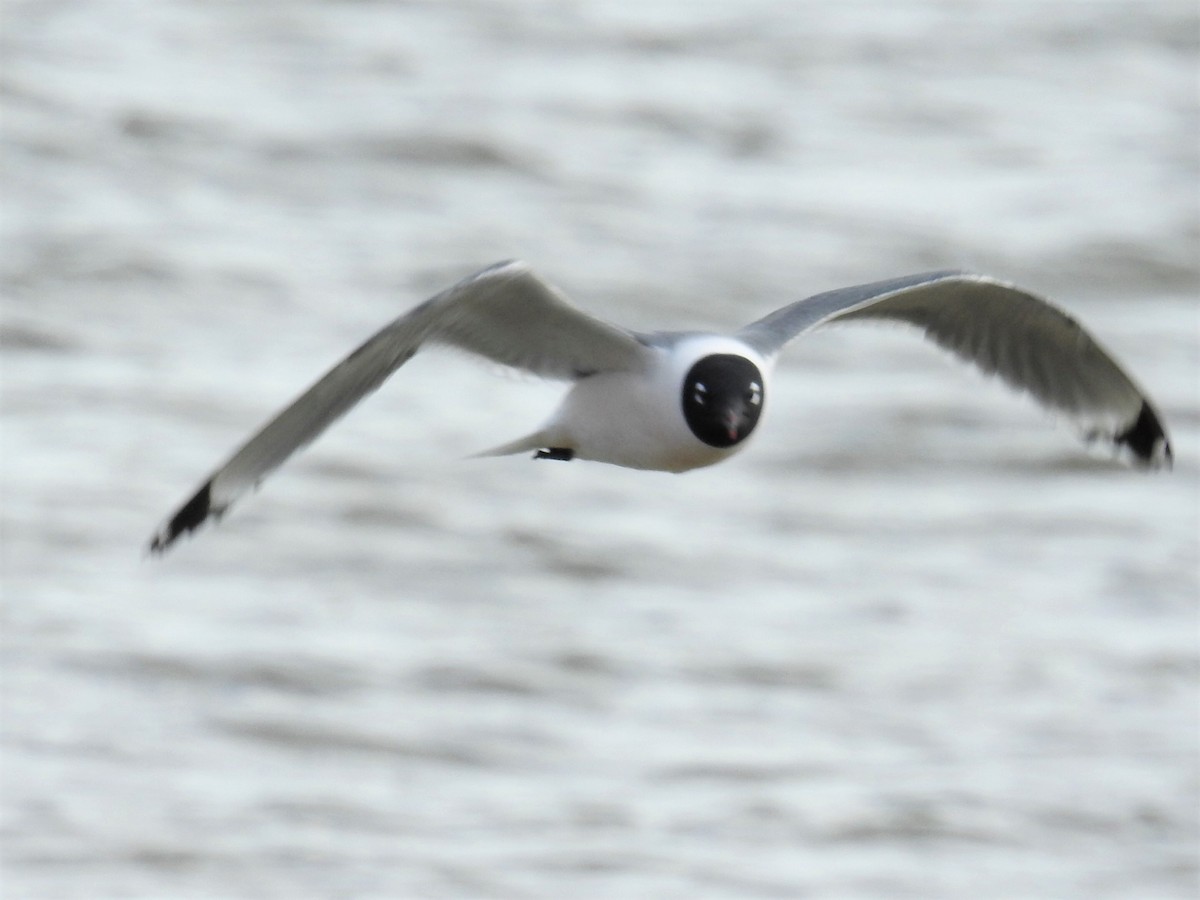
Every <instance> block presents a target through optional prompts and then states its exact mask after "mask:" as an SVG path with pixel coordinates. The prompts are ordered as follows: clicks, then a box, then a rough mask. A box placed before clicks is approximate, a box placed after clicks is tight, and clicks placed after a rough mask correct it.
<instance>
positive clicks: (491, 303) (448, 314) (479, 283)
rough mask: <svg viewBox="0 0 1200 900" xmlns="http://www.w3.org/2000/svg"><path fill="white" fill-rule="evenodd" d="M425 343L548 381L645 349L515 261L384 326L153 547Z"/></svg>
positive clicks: (241, 489) (624, 361)
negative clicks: (517, 369) (571, 301)
mask: <svg viewBox="0 0 1200 900" xmlns="http://www.w3.org/2000/svg"><path fill="white" fill-rule="evenodd" d="M426 343H437V344H445V345H449V346H454V347H458V348H461V349H463V350H467V351H470V352H472V353H476V354H478V355H480V356H483V357H485V358H487V359H490V360H494V361H495V362H498V363H501V364H503V365H506V366H513V367H516V368H521V369H525V370H527V371H529V372H532V373H535V374H537V375H541V376H544V377H548V378H579V377H583V376H585V375H588V374H592V373H594V372H600V371H612V370H633V369H637V368H639V367H640V366H642V365H643V364H644V362H645V358H646V357H645V354H646V348H645V347H644V346H643V345H642V344H641V343H639V341H638V340H637V338H636V337H635V336H634V335H633V334H632V333H631V332H628V331H625V330H623V329H620V328H617V327H616V326H613V325H609V324H607V323H605V322H602V321H600V320H599V319H595V318H593V317H591V316H589V315H586V314H585V313H583V312H581V311H580V310H579V309H577V308H576V307H574V306H573V305H572V304H571V303H570V302H569V301H568V300H567V299H566V298H565V297H564V296H563V295H562V294H561V293H560V292H559V291H558V290H556V289H555V288H554V287H552V286H551V285H549V284H547V283H546V282H544V281H542V280H541V279H540V278H538V277H537V276H536V275H535V274H534V273H533V272H532V271H531V270H530V269H529V267H528V266H526V265H525V264H524V263H521V262H516V261H512V262H505V263H499V264H497V265H494V266H491V267H489V268H487V269H484V270H483V271H481V272H478V273H476V274H475V275H472V276H470V277H469V278H466V279H464V280H462V281H460V282H459V283H458V284H456V285H454V286H453V287H451V288H449V289H447V290H445V291H443V292H442V293H440V294H438V295H436V296H435V297H432V298H431V299H429V300H426V301H425V302H424V303H422V304H420V305H419V306H417V307H416V308H414V309H413V310H411V311H409V312H408V313H406V314H405V315H403V316H401V317H400V318H398V319H396V320H395V321H393V322H392V323H390V324H389V325H387V326H385V327H384V328H383V329H381V330H380V331H379V332H378V333H376V334H375V335H374V336H372V337H371V338H369V339H368V340H367V341H366V342H364V343H363V344H362V345H361V346H359V347H358V349H356V350H355V351H354V352H353V353H351V354H350V355H349V356H347V357H346V358H345V359H344V360H342V361H341V362H340V363H338V364H337V365H336V366H334V367H333V368H332V369H330V370H329V371H328V372H327V373H326V374H325V375H324V376H322V377H321V378H320V379H319V380H318V381H317V382H316V383H315V384H314V385H313V386H312V387H310V388H309V389H308V390H307V391H305V392H304V393H303V394H301V395H300V396H299V397H298V398H297V399H296V400H295V401H293V402H292V403H291V404H290V405H289V406H287V407H286V408H285V409H283V410H282V411H281V412H279V413H278V414H277V415H276V416H275V417H274V418H273V419H271V421H269V422H268V423H267V424H266V425H264V426H263V427H262V429H261V430H260V431H258V432H257V433H256V434H255V435H254V436H253V437H251V438H250V439H249V440H248V441H247V442H246V443H245V444H243V445H242V447H241V448H239V449H238V450H237V451H236V452H235V453H234V454H233V455H232V456H231V457H230V458H229V459H228V460H227V461H226V462H225V463H224V464H223V465H222V466H221V467H220V468H218V469H217V470H216V471H215V472H214V473H213V474H212V475H211V476H210V477H209V478H208V480H207V481H205V483H204V484H203V485H202V486H201V487H200V489H199V490H198V491H196V493H195V494H194V495H193V496H192V497H191V498H190V499H189V500H188V501H187V502H186V503H184V504H183V505H182V506H181V507H180V508H179V510H178V511H177V512H176V513H175V514H174V515H173V516H172V517H171V518H170V519H168V520H167V521H166V522H165V523H164V524H163V526H162V528H160V529H159V531H158V532H157V533H156V534H155V535H154V537H153V539H152V540H151V544H150V550H151V551H152V552H155V553H161V552H162V551H164V550H166V549H167V547H169V546H170V545H171V544H172V543H173V542H174V541H175V540H176V538H178V537H179V536H180V535H181V534H185V533H187V532H189V531H192V530H194V529H195V528H197V527H199V526H200V525H201V524H202V523H203V522H204V521H205V520H206V519H208V518H210V517H219V516H220V515H221V514H222V513H223V512H224V511H225V510H226V509H227V508H228V507H229V506H230V505H231V504H232V503H233V502H234V501H235V500H237V499H238V498H239V497H241V496H242V495H243V494H245V493H246V492H247V491H248V490H250V489H252V488H254V487H255V486H256V485H257V484H258V483H259V482H260V481H262V479H263V478H265V477H266V476H267V475H268V474H270V473H271V472H272V471H273V470H274V469H276V468H277V467H278V466H279V465H281V464H282V463H283V462H284V461H285V460H286V459H287V458H288V457H289V456H291V455H292V454H293V453H295V452H296V451H297V450H298V449H300V448H301V447H303V446H305V445H306V444H308V443H309V442H311V441H312V440H313V439H314V438H316V437H317V436H318V435H319V434H321V432H323V431H324V430H325V429H326V428H328V427H329V426H330V425H331V424H332V423H333V422H335V421H336V420H337V419H338V418H339V417H341V416H342V415H344V414H345V413H346V412H347V411H348V410H349V409H350V408H351V407H353V406H354V405H355V404H356V403H358V402H359V401H360V400H362V398H363V397H365V396H366V395H367V394H369V393H371V392H372V391H374V390H375V389H376V388H378V387H379V386H380V385H381V384H382V383H383V382H384V381H385V380H386V379H387V378H388V376H390V375H391V374H392V373H393V372H395V371H396V370H397V369H398V368H400V367H401V366H402V365H404V363H405V362H407V361H408V360H409V359H411V358H412V356H413V355H414V354H415V353H416V352H417V350H418V349H419V348H420V347H421V346H422V345H424V344H426Z"/></svg>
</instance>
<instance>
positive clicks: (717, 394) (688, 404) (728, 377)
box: [682, 353, 766, 447]
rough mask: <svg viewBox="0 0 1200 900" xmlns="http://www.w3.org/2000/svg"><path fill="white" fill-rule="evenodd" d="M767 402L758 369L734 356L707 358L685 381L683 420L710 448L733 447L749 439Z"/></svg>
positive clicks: (724, 355) (716, 355)
mask: <svg viewBox="0 0 1200 900" xmlns="http://www.w3.org/2000/svg"><path fill="white" fill-rule="evenodd" d="M765 399H766V397H765V395H764V393H763V377H762V373H761V372H759V371H758V366H756V365H754V363H752V362H751V361H750V360H748V359H746V357H744V356H736V355H735V354H732V353H715V354H713V355H712V356H706V357H704V358H703V359H701V360H700V361H699V362H697V363H696V364H695V365H694V366H692V368H691V369H690V370H689V371H688V373H687V377H686V378H684V379H683V397H682V400H683V418H684V420H685V421H686V422H687V424H688V428H690V429H691V430H692V434H694V435H695V436H696V437H698V438H699V439H700V440H702V441H704V443H706V444H708V445H709V446H710V447H732V446H733V445H734V444H737V443H739V442H741V441H744V440H745V439H746V438H747V437H749V436H750V432H752V431H753V430H754V426H755V425H757V424H758V417H759V416H760V415H762V410H763V402H764V401H765Z"/></svg>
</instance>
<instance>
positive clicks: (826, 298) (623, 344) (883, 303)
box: [149, 261, 1171, 553]
mask: <svg viewBox="0 0 1200 900" xmlns="http://www.w3.org/2000/svg"><path fill="white" fill-rule="evenodd" d="M859 319H863V320H869V319H879V320H894V321H900V322H906V323H909V324H911V325H915V326H916V327H917V328H920V329H922V330H923V331H924V333H925V336H926V337H927V338H929V339H930V340H932V341H933V342H935V343H937V344H939V345H941V346H942V347H944V348H946V349H948V350H950V351H951V352H953V353H954V354H956V355H957V356H959V357H961V358H962V359H964V360H966V361H968V362H970V363H973V364H974V365H975V366H977V367H978V368H980V369H981V370H983V371H984V372H986V373H994V374H996V375H998V376H999V377H1000V378H1001V379H1003V380H1004V381H1005V382H1007V383H1008V384H1009V385H1010V386H1011V387H1013V388H1015V389H1017V390H1019V391H1025V392H1027V393H1029V394H1031V395H1032V396H1033V397H1034V398H1035V399H1036V400H1038V401H1039V402H1040V403H1041V404H1042V405H1043V406H1045V407H1047V408H1048V409H1050V410H1052V411H1054V412H1057V413H1059V414H1061V415H1063V416H1064V417H1066V418H1067V419H1068V420H1070V421H1071V422H1072V423H1073V424H1074V425H1075V426H1076V427H1077V428H1078V429H1079V430H1080V432H1081V433H1082V434H1083V436H1084V437H1085V438H1086V439H1088V440H1089V441H1091V440H1097V439H1101V440H1105V441H1107V442H1109V443H1110V444H1111V445H1112V446H1113V447H1114V448H1115V449H1116V450H1117V451H1121V453H1122V455H1123V456H1125V457H1127V458H1129V459H1130V460H1131V461H1132V462H1133V463H1134V464H1135V465H1140V466H1143V467H1148V468H1156V467H1158V466H1161V465H1164V464H1165V465H1168V466H1169V465H1170V462H1171V446H1170V443H1169V442H1168V440H1167V435H1166V432H1165V431H1164V429H1163V425H1162V419H1161V417H1160V416H1159V414H1158V412H1157V411H1156V410H1155V408H1154V405H1153V404H1152V403H1151V402H1150V400H1149V398H1148V397H1147V396H1146V394H1145V392H1144V391H1143V390H1142V389H1141V388H1140V387H1138V385H1137V384H1136V383H1135V382H1134V381H1133V379H1132V378H1130V377H1129V375H1127V374H1126V373H1125V371H1124V370H1123V369H1122V368H1121V366H1120V365H1118V363H1117V362H1116V361H1115V360H1114V359H1113V358H1112V356H1111V355H1110V354H1109V353H1108V352H1107V351H1106V350H1105V349H1104V348H1103V347H1102V346H1101V345H1100V344H1099V343H1098V342H1097V341H1096V339H1095V338H1094V337H1092V335H1091V334H1089V333H1088V331H1087V330H1086V329H1084V327H1083V326H1082V325H1080V324H1079V323H1078V322H1077V321H1076V320H1075V319H1074V318H1072V317H1071V316H1070V315H1068V314H1067V313H1065V312H1063V311H1062V310H1060V309H1058V308H1057V307H1055V306H1053V305H1052V304H1051V303H1049V302H1048V301H1046V300H1044V299H1042V298H1041V297H1038V296H1035V295H1034V294H1031V293H1028V292H1027V291H1024V290H1022V289H1020V288H1018V287H1015V286H1013V285H1011V284H1006V283H1004V282H1002V281H998V280H996V279H994V278H990V277H988V276H986V275H975V274H970V273H967V272H958V271H941V272H926V273H923V274H919V275H909V276H905V277H902V278H894V279H890V280H886V281H876V282H872V283H870V284H863V285H857V286H854V287H846V288H840V289H838V290H833V291H828V292H825V293H821V294H816V295H815V296H812V297H808V298H806V299H804V300H799V301H796V302H794V303H791V304H789V305H787V306H784V307H782V308H780V309H777V310H775V311H774V312H772V313H770V314H769V315H767V316H764V317H763V318H761V319H759V320H757V321H755V322H752V323H750V324H749V325H747V326H745V327H744V328H742V329H741V330H739V331H736V332H734V333H733V334H729V335H723V334H716V333H710V332H699V331H660V332H653V333H639V332H634V331H630V330H628V329H625V328H621V327H619V326H616V325H610V324H609V323H607V322H604V321H602V320H600V319H597V318H594V317H593V316H590V315H588V314H587V313H585V312H583V311H581V310H580V309H578V308H577V307H575V306H574V305H573V304H572V303H571V302H570V301H569V300H568V299H567V298H566V297H565V296H564V295H563V294H562V293H561V292H560V291H559V290H558V289H556V288H555V287H553V286H552V285H550V284H548V283H547V282H545V281H543V280H542V279H541V278H539V277H538V276H537V275H536V274H534V272H533V271H532V270H531V269H530V268H529V266H527V265H526V264H525V263H523V262H519V261H508V262H502V263H497V264H496V265H493V266H490V267H488V268H486V269H483V270H482V271H480V272H477V273H476V274H474V275H471V276H469V277H467V278H465V279H463V280H462V281H460V282H458V283H457V284H455V285H454V286H452V287H450V288H448V289H447V290H445V291H442V292H441V293H439V294H437V295H435V296H434V297H432V298H430V299H428V300H426V301H425V302H424V303H421V304H420V305H418V306H416V307H415V308H413V309H412V310H410V311H409V312H407V313H405V314H404V315H402V316H400V317H399V318H398V319H396V320H394V321H393V322H391V323H390V324H388V325H386V326H384V328H383V329H381V330H380V331H379V332H378V333H376V334H375V335H374V336H372V337H371V338H369V339H368V340H367V341H366V342H365V343H363V344H362V345H361V346H359V347H358V348H357V349H356V350H355V351H354V352H352V353H351V354H350V355H349V356H347V357H346V358H345V359H344V360H342V361H341V362H340V363H338V364H337V365H335V366H334V367H333V368H332V369H330V370H329V371H328V372H327V373H326V374H325V375H324V376H322V377H321V378H320V379H319V380H318V381H317V382H316V383H315V384H314V385H313V386H312V387H310V388H309V389H308V390H307V391H305V392H304V393H303V394H301V395H300V396H299V397H298V398H297V399H296V400H295V401H293V402H292V403H291V405H289V406H287V407H286V408H285V409H283V410H282V411H281V412H279V413H278V414H277V415H276V416H275V417H274V418H273V419H271V420H270V421H269V422H267V423H266V424H265V425H264V426H263V427H262V428H261V429H259V430H258V431H257V432H256V433H255V434H254V435H253V436H252V437H250V439H249V440H247V441H246V442H245V443H244V444H243V445H242V446H241V447H240V448H238V449H237V450H236V451H235V452H234V453H233V455H232V456H230V457H229V459H227V460H226V461H225V462H224V463H223V464H222V465H221V466H220V467H218V468H217V469H216V471H214V472H213V473H212V474H211V475H210V476H209V477H208V478H207V479H205V481H204V483H203V484H202V485H201V486H200V488H199V489H198V490H197V491H196V492H195V493H194V494H193V495H192V496H191V497H190V498H189V499H188V500H187V502H185V503H184V504H183V505H182V506H180V507H179V509H178V510H177V511H176V512H175V513H174V514H173V515H171V517H170V518H168V519H167V520H166V522H165V523H164V524H163V525H162V527H161V528H160V529H159V530H158V531H157V532H156V533H155V534H154V536H153V538H152V539H151V542H150V547H149V549H150V552H152V553H162V552H164V551H165V550H166V549H167V548H168V547H170V546H171V545H172V544H173V543H174V542H175V541H176V540H177V539H178V538H179V537H180V536H181V535H183V534H187V533H188V532H191V531H194V530H195V529H197V528H199V527H200V526H201V525H202V524H204V522H206V521H208V520H209V519H216V518H219V517H220V516H221V515H222V514H223V513H224V512H225V511H226V510H228V509H229V507H230V506H231V505H232V504H233V503H235V502H236V501H237V500H238V499H240V498H241V497H242V495H243V494H245V493H247V492H248V491H250V490H252V489H253V488H255V487H257V485H258V484H259V483H260V482H261V481H262V480H263V479H264V478H265V477H266V476H267V475H269V474H270V473H271V472H272V471H274V470H275V469H276V468H277V467H278V466H279V465H280V464H282V463H283V462H284V461H285V460H286V459H287V458H288V457H289V456H291V455H292V454H293V453H295V452H296V451H297V450H298V449H300V448H301V447H303V446H305V445H306V444H308V443H309V442H310V441H312V440H313V439H314V438H316V437H317V435H319V434H320V433H321V432H323V431H324V430H325V429H326V428H328V427H329V426H330V425H331V424H332V423H333V422H334V421H335V420H337V419H338V418H339V417H340V416H342V415H343V414H344V413H345V412H346V411H347V410H349V409H350V408H351V407H352V406H354V405H355V404H356V403H358V401H360V400H361V399H362V398H363V397H365V396H366V395H367V394H369V393H371V392H372V391H374V390H375V389H376V388H378V387H379V386H380V385H381V384H382V383H383V382H384V380H385V379H387V377H388V376H389V375H391V374H392V373H393V372H395V371H396V370H397V369H399V368H400V367H401V366H402V365H404V363H405V362H407V361H408V360H409V359H411V358H412V356H413V355H414V354H415V353H416V352H417V351H418V350H420V349H422V348H423V347H425V346H427V345H437V344H442V345H449V346H453V347H457V348H460V349H462V350H466V351H469V352H471V353H474V354H478V355H479V356H482V357H484V358H486V359H489V360H493V361H495V362H497V363H501V364H503V365H505V366H511V367H515V368H519V369H524V370H526V371H528V372H531V373H533V374H535V375H539V376H543V377H546V378H551V379H562V380H566V381H571V382H573V386H572V387H571V388H570V390H569V391H568V392H567V393H566V395H565V396H564V398H563V400H562V402H561V403H560V405H559V406H558V408H557V409H556V410H555V411H554V412H553V413H551V415H550V417H549V418H548V419H547V420H546V422H545V423H544V424H543V425H542V426H541V427H540V428H538V429H537V430H536V431H533V432H532V433H530V434H527V435H525V436H524V437H521V438H517V439H516V440H514V441H510V442H509V443H506V444H502V445H500V446H498V447H495V448H493V449H491V450H486V451H484V452H483V453H480V454H477V455H479V456H501V455H506V454H513V453H523V452H530V451H532V452H533V454H534V458H535V459H554V460H570V459H587V460H595V461H597V462H605V463H612V464H614V465H618V466H627V467H629V468H634V469H651V470H661V471H667V472H685V471H687V470H689V469H696V468H699V467H701V466H711V465H713V464H714V463H718V462H721V461H722V460H724V459H727V458H728V457H730V456H732V455H733V454H734V453H737V452H738V451H740V450H741V449H742V448H743V447H745V446H746V442H747V439H748V438H750V436H751V435H753V434H754V432H755V429H756V427H757V425H758V422H759V419H760V417H761V416H762V413H763V409H764V408H765V406H766V403H767V399H768V397H770V396H771V384H770V377H771V372H772V369H773V366H774V363H775V360H776V358H777V357H778V355H779V352H780V351H781V350H782V349H783V347H784V345H785V344H787V343H788V342H789V341H791V340H792V339H793V338H795V337H797V336H798V335H801V334H803V333H804V332H806V331H810V330H811V329H813V328H817V327H820V326H822V325H826V324H829V323H832V322H847V321H854V320H859Z"/></svg>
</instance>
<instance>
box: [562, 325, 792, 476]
mask: <svg viewBox="0 0 1200 900" xmlns="http://www.w3.org/2000/svg"><path fill="white" fill-rule="evenodd" d="M718 353H731V354H737V355H739V356H745V357H746V358H748V359H749V360H751V361H752V362H753V363H754V364H755V365H756V366H758V368H759V371H761V372H762V373H763V376H764V378H765V377H766V375H767V373H768V370H769V368H770V366H769V364H768V362H767V361H766V360H764V359H763V358H762V356H761V355H759V354H758V353H756V352H755V351H754V350H753V349H751V348H750V347H748V346H747V345H746V344H744V343H742V342H741V341H738V340H735V339H734V338H730V337H723V336H720V335H695V336H687V337H683V338H680V339H679V340H678V342H677V343H675V344H673V345H672V346H670V347H653V348H651V350H650V354H651V356H650V360H651V361H650V363H649V365H648V367H647V369H646V370H645V371H641V372H604V373H600V374H597V375H592V376H590V377H587V378H584V379H581V380H580V381H579V382H577V383H576V385H575V387H574V388H572V389H571V391H570V392H569V393H568V394H567V396H566V397H565V398H564V399H563V402H562V405H561V406H560V407H559V408H558V410H557V411H556V413H555V414H554V416H553V417H552V418H551V420H550V422H548V423H547V425H546V427H545V429H544V430H543V433H544V434H545V435H546V436H547V439H548V443H549V444H551V445H554V446H557V445H560V444H561V446H564V447H571V448H573V449H574V450H575V453H576V455H577V456H578V457H579V458H581V459H590V460H595V461H597V462H607V463H613V464H615V465H619V466H626V467H629V468H633V469H655V470H662V471H667V472H685V471H687V470H688V469H696V468H700V467H702V466H711V465H713V464H714V463H717V462H720V461H721V460H723V459H726V458H728V457H729V456H731V455H733V454H734V453H736V452H737V451H738V450H740V449H742V447H744V446H745V444H746V441H741V442H739V443H737V444H735V445H734V446H731V447H713V446H709V445H708V444H705V443H704V442H702V441H701V440H700V439H699V438H697V437H696V436H695V435H694V434H693V433H692V431H691V429H690V428H688V425H687V422H686V421H685V420H684V417H683V407H682V388H683V381H684V378H685V376H686V375H687V373H688V371H689V370H690V369H691V367H692V366H693V365H695V363H696V362H697V361H698V360H700V359H702V358H704V357H705V356H710V355H712V354H718Z"/></svg>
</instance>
